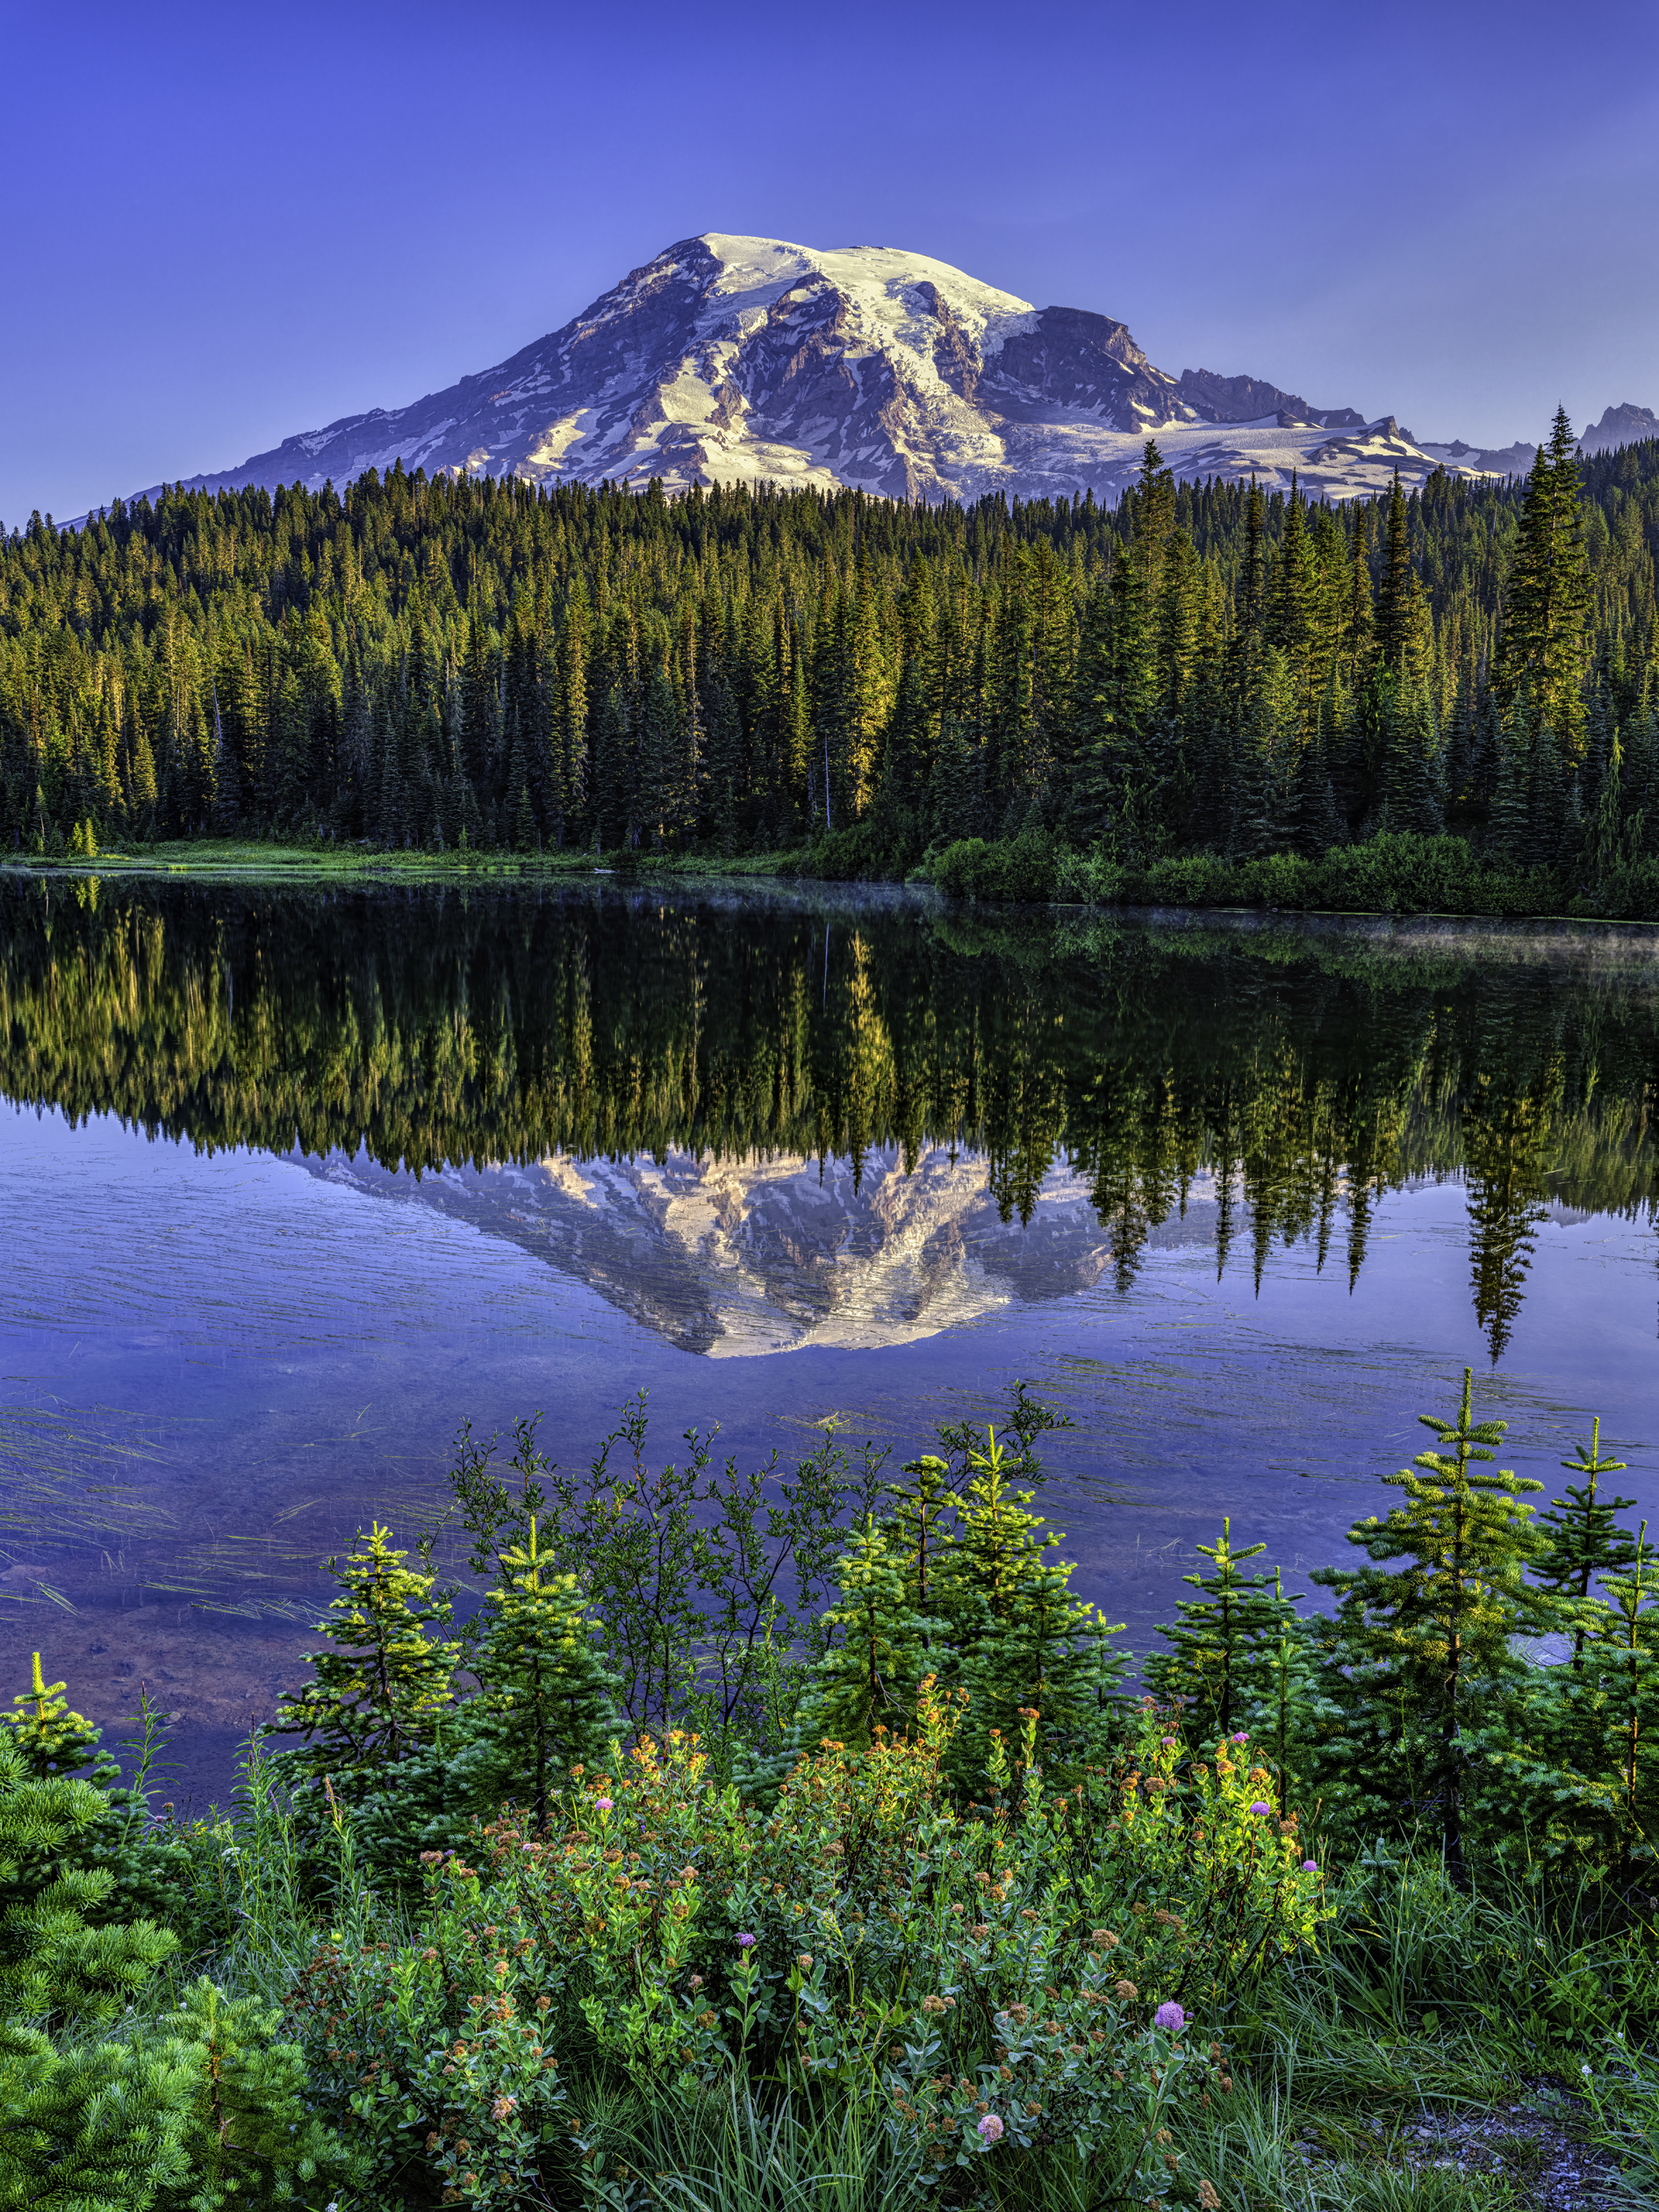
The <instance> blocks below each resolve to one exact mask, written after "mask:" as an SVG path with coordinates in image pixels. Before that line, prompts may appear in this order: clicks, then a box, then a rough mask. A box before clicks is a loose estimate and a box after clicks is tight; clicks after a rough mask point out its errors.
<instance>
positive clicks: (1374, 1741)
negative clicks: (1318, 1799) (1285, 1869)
mask: <svg viewBox="0 0 1659 2212" xmlns="http://www.w3.org/2000/svg"><path fill="white" fill-rule="evenodd" d="M1473 1389H1474V1376H1473V1370H1472V1369H1471V1368H1465V1369H1464V1370H1463V1395H1462V1403H1461V1404H1460V1405H1459V1408H1458V1411H1457V1413H1456V1415H1455V1416H1454V1418H1452V1419H1451V1420H1443V1419H1441V1418H1440V1417H1439V1416H1438V1415H1435V1414H1432V1413H1425V1414H1422V1415H1420V1416H1419V1417H1418V1418H1420V1419H1421V1421H1422V1422H1423V1425H1424V1426H1426V1428H1429V1429H1432V1430H1433V1433H1434V1436H1435V1444H1436V1448H1434V1449H1433V1450H1431V1451H1426V1452H1420V1453H1419V1454H1418V1456H1417V1457H1416V1459H1415V1460H1414V1461H1413V1462H1412V1463H1411V1467H1410V1468H1402V1469H1400V1471H1399V1472H1398V1473H1397V1475H1391V1476H1385V1477H1384V1478H1383V1479H1384V1480H1385V1482H1387V1483H1389V1484H1390V1487H1392V1488H1395V1489H1397V1490H1403V1491H1404V1495H1405V1502H1404V1504H1403V1505H1397V1506H1396V1507H1394V1508H1393V1509H1392V1510H1391V1511H1390V1512H1389V1513H1388V1514H1387V1516H1386V1517H1385V1518H1383V1519H1377V1518H1376V1517H1375V1515H1372V1516H1369V1517H1368V1519H1365V1520H1362V1521H1359V1522H1356V1523H1355V1525H1354V1527H1353V1528H1351V1529H1350V1530H1349V1532H1348V1541H1349V1542H1350V1543H1351V1544H1354V1545H1357V1546H1358V1547H1359V1548H1361V1550H1363V1551H1364V1552H1365V1554H1366V1555H1367V1557H1368V1560H1369V1561H1370V1562H1371V1563H1370V1564H1369V1565H1368V1566H1366V1567H1361V1568H1357V1569H1341V1568H1334V1567H1332V1568H1321V1569H1318V1571H1317V1572H1316V1573H1315V1574H1314V1576H1313V1577H1312V1579H1313V1580H1314V1581H1315V1582H1316V1583H1318V1584H1321V1585H1323V1586H1324V1587H1325V1588H1327V1589H1331V1590H1333V1591H1336V1593H1337V1599H1338V1604H1337V1612H1336V1616H1335V1620H1334V1621H1333V1622H1332V1623H1331V1624H1330V1626H1329V1627H1327V1628H1325V1630H1324V1632H1323V1633H1324V1636H1325V1648H1326V1650H1327V1652H1328V1653H1329V1655H1330V1656H1331V1659H1332V1667H1331V1669H1330V1670H1329V1671H1328V1674H1327V1686H1328V1688H1329V1691H1330V1694H1331V1695H1332V1698H1333V1699H1334V1700H1335V1702H1337V1703H1338V1704H1339V1706H1341V1707H1342V1708H1343V1710H1344V1711H1345V1712H1346V1713H1347V1715H1348V1717H1349V1723H1350V1734H1349V1735H1348V1736H1347V1741H1346V1742H1344V1743H1343V1744H1342V1745H1341V1747H1340V1749H1339V1771H1340V1772H1341V1773H1342V1775H1343V1778H1344V1779H1345V1780H1346V1782H1347V1786H1348V1787H1349V1789H1350V1790H1352V1791H1354V1792H1355V1793H1356V1794H1360V1795H1362V1796H1365V1797H1368V1798H1370V1799H1377V1798H1379V1797H1380V1798H1381V1799H1383V1802H1384V1803H1385V1804H1390V1803H1391V1809H1392V1810H1393V1811H1394V1812H1395V1813H1396V1815H1397V1817H1406V1818H1409V1817H1411V1816H1412V1815H1416V1816H1418V1817H1422V1818H1433V1819H1434V1820H1435V1821H1436V1822H1437V1824H1438V1825H1439V1828H1440V1834H1441V1837H1442V1842H1443V1848H1444V1850H1445V1853H1446V1860H1447V1867H1448V1869H1449V1871H1451V1873H1452V1875H1453V1878H1454V1879H1455V1880H1458V1881H1460V1882H1461V1881H1462V1879H1463V1878H1464V1877H1465V1871H1466V1857H1465V1848H1464V1836H1465V1799H1466V1797H1467V1793H1468V1787H1469V1763H1470V1757H1471V1747H1470V1744H1469V1729H1470V1728H1471V1727H1473V1726H1475V1725H1476V1722H1477V1721H1478V1720H1483V1719H1485V1718H1486V1717H1487V1713H1485V1712H1484V1711H1483V1702H1484V1701H1490V1699H1493V1698H1494V1697H1495V1696H1497V1695H1498V1694H1499V1693H1500V1692H1501V1690H1502V1687H1503V1685H1504V1684H1505V1682H1506V1681H1507V1680H1508V1679H1510V1678H1511V1677H1512V1676H1513V1673H1514V1670H1515V1669H1516V1668H1517V1667H1518V1666H1519V1661H1517V1660H1515V1659H1514V1658H1513V1656H1512V1653H1511V1649H1510V1640H1511V1638H1512V1635H1513V1634H1515V1633H1516V1631H1517V1629H1518V1628H1520V1627H1526V1626H1528V1625H1529V1624H1531V1623H1533V1622H1534V1621H1535V1620H1539V1619H1540V1618H1543V1617H1547V1612H1546V1607H1547V1601H1545V1600H1543V1599H1541V1598H1538V1597H1537V1596H1536V1595H1535V1594H1533V1593H1532V1592H1531V1591H1529V1589H1528V1586H1527V1585H1526V1583H1525V1581H1524V1579H1523V1570H1524V1569H1525V1567H1526V1562H1527V1561H1528V1559H1529V1558H1530V1556H1531V1555H1532V1553H1533V1550H1534V1548H1535V1545H1536V1539H1535V1535H1534V1533H1533V1530H1532V1529H1531V1527H1530V1526H1529V1521H1530V1517H1531V1513H1532V1510H1533V1509H1532V1508H1531V1506H1529V1505H1525V1504H1524V1503H1522V1499H1523V1497H1524V1496H1525V1494H1526V1492H1528V1491H1531V1490H1541V1489H1542V1488H1543V1484H1542V1483H1538V1482H1534V1481H1533V1480H1532V1479H1531V1478H1529V1477H1519V1476H1516V1475H1514V1474H1513V1473H1512V1472H1511V1471H1510V1470H1509V1469H1500V1470H1499V1471H1498V1472H1497V1473H1495V1474H1487V1473H1484V1472H1483V1471H1482V1469H1480V1467H1479V1466H1478V1465H1477V1462H1483V1461H1490V1460H1492V1459H1493V1458H1495V1457H1496V1454H1495V1452H1494V1451H1493V1449H1492V1448H1491V1447H1493V1446H1495V1445H1496V1444H1497V1443H1498V1442H1500V1441H1501V1440H1502V1438H1503V1435H1504V1432H1505V1428H1506V1427H1507V1426H1508V1425H1507V1423H1505V1422H1503V1421H1481V1422H1476V1420H1475V1418H1474V1417H1473V1403H1472V1401H1473ZM1414 1469H1415V1470H1417V1471H1415V1472H1414V1471H1413V1470H1414ZM1394 1561H1404V1562H1405V1564H1404V1565H1403V1566H1400V1567H1397V1568H1395V1567H1392V1566H1391V1565H1390V1562H1394Z"/></svg>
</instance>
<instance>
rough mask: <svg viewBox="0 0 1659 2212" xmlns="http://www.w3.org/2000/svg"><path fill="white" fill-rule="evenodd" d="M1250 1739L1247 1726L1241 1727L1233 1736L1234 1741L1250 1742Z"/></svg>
mask: <svg viewBox="0 0 1659 2212" xmlns="http://www.w3.org/2000/svg"><path fill="white" fill-rule="evenodd" d="M1249 1741H1250V1731H1249V1730H1248V1729H1247V1728H1240V1729H1239V1733H1238V1734H1237V1735H1236V1736H1234V1738H1233V1742H1235V1743H1248V1742H1249Z"/></svg>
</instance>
